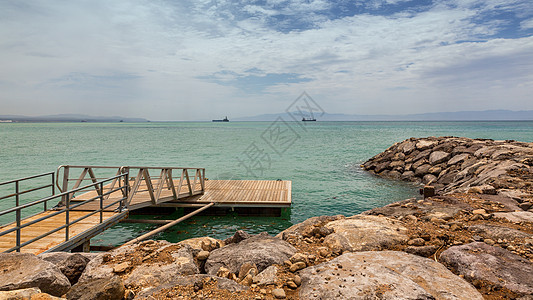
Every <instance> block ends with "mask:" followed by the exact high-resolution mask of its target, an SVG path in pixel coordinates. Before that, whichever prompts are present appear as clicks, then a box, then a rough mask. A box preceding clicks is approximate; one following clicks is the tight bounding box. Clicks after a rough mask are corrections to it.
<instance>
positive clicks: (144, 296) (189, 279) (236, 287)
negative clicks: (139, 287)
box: [135, 274, 249, 300]
mask: <svg viewBox="0 0 533 300" xmlns="http://www.w3.org/2000/svg"><path fill="white" fill-rule="evenodd" d="M204 281H212V282H215V283H216V288H218V289H223V290H227V291H229V292H239V291H245V290H248V289H249V287H247V286H244V285H241V284H238V283H236V282H235V281H233V280H230V279H227V278H219V277H215V276H211V275H205V274H198V275H189V276H175V277H174V278H173V279H172V280H171V281H169V282H168V283H165V284H163V285H160V286H157V287H152V288H149V289H145V290H143V291H141V292H140V293H139V295H137V297H135V299H136V300H137V299H139V300H152V299H155V297H154V295H155V294H157V293H159V292H161V291H162V290H169V289H172V288H173V287H176V286H194V285H195V284H202V283H203V282H204ZM189 298H192V297H188V298H185V299H189ZM178 299H179V298H178Z"/></svg>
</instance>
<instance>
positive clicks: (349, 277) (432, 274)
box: [299, 251, 483, 300]
mask: <svg viewBox="0 0 533 300" xmlns="http://www.w3.org/2000/svg"><path fill="white" fill-rule="evenodd" d="M300 277H301V278H302V285H301V287H300V293H299V296H300V299H465V300H466V299H468V300H474V299H479V300H481V299H483V297H482V296H481V294H479V292H478V291H477V290H476V289H475V288H474V287H473V286H471V285H470V284H469V283H468V282H466V281H465V280H463V279H461V278H460V277H459V276H456V275H454V274H453V273H452V272H450V271H449V270H448V269H446V267H444V266H443V265H442V264H439V263H437V262H435V261H433V260H431V259H428V258H424V257H420V256H416V255H412V254H407V253H404V252H398V251H370V252H355V253H345V254H343V255H341V256H339V257H337V258H335V259H333V260H331V261H328V262H325V263H322V264H319V265H316V266H313V267H309V268H306V269H304V270H303V271H301V272H300Z"/></svg>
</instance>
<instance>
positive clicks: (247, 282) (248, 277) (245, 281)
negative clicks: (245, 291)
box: [240, 274, 253, 286]
mask: <svg viewBox="0 0 533 300" xmlns="http://www.w3.org/2000/svg"><path fill="white" fill-rule="evenodd" d="M252 283H253V276H252V274H248V275H246V276H245V277H244V278H243V279H242V280H241V281H240V284H242V285H245V286H251V285H252Z"/></svg>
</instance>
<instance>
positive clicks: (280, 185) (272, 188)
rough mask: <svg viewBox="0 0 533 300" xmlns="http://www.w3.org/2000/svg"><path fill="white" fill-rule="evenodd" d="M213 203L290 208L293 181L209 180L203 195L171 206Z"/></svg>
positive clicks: (174, 202)
mask: <svg viewBox="0 0 533 300" xmlns="http://www.w3.org/2000/svg"><path fill="white" fill-rule="evenodd" d="M211 202H214V203H216V206H219V207H224V206H230V207H290V206H291V202H292V198H291V181H277V180H207V181H206V182H205V193H204V194H203V195H201V196H197V197H190V198H185V199H183V200H180V201H172V202H171V203H169V204H171V205H175V204H178V205H176V206H186V205H187V204H205V203H211ZM179 204H183V205H179ZM161 206H166V205H161Z"/></svg>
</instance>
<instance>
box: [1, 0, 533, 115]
mask: <svg viewBox="0 0 533 300" xmlns="http://www.w3.org/2000/svg"><path fill="white" fill-rule="evenodd" d="M398 2H399V1H384V2H380V3H381V4H380V5H386V4H387V3H388V4H398ZM34 3H37V4H32V5H31V6H28V5H26V6H20V5H19V6H14V5H12V4H9V5H8V6H6V4H2V5H0V20H1V21H0V36H2V39H1V40H0V63H1V65H2V69H1V70H0V82H2V87H3V93H2V96H0V108H1V111H7V110H9V113H23V112H25V111H26V110H27V108H28V107H36V108H38V109H36V110H35V111H33V112H31V113H28V114H42V113H57V112H58V111H57V110H60V109H61V108H64V110H67V109H68V110H69V111H62V112H78V111H84V112H91V113H94V114H101V110H100V109H99V108H98V107H97V106H95V105H94V102H96V103H101V104H104V103H105V105H106V108H108V110H109V115H112V114H117V112H119V111H120V112H128V113H129V114H131V115H134V116H141V117H142V116H144V117H148V118H151V119H163V120H172V119H210V118H213V117H217V114H220V111H222V110H224V109H228V110H230V111H232V112H235V113H236V114H239V115H253V114H256V113H263V112H278V111H281V110H283V109H284V108H285V107H284V105H285V104H283V103H282V102H280V101H282V100H285V101H287V104H288V103H290V101H291V100H292V99H293V98H294V97H296V96H297V95H298V94H299V93H300V92H301V91H302V90H307V91H308V92H309V94H311V95H312V96H313V97H314V98H315V99H316V100H317V101H322V102H321V105H322V106H324V108H325V109H326V110H328V112H341V111H342V112H346V113H349V112H353V113H400V112H401V113H409V112H412V110H413V109H414V108H413V107H416V109H417V110H419V111H418V112H424V111H434V110H439V109H441V108H443V107H444V108H447V109H446V110H461V108H463V107H465V106H469V105H471V106H476V107H477V106H479V105H480V102H479V100H478V99H479V98H483V100H484V101H483V102H482V103H481V104H483V105H486V107H487V108H488V107H490V108H505V107H507V106H509V107H511V106H513V107H517V108H520V107H522V108H523V109H533V104H530V103H529V102H526V100H527V98H526V95H527V93H525V92H524V91H525V90H527V89H531V82H533V80H532V78H531V75H529V74H533V66H532V65H531V64H529V63H525V61H533V59H529V60H528V58H531V54H530V53H533V52H532V49H533V47H532V43H533V41H532V38H531V37H523V38H514V39H501V38H499V39H494V38H490V36H491V35H494V34H495V33H497V32H498V31H499V30H500V28H501V26H503V25H502V23H501V21H498V20H488V19H487V20H485V19H483V20H482V21H480V20H479V18H478V17H479V16H480V13H481V12H483V13H484V12H486V11H491V10H494V9H496V7H499V8H498V9H505V10H512V8H513V7H514V8H516V7H519V8H522V7H523V5H524V2H523V1H504V0H493V1H482V2H481V1H477V0H474V1H453V3H452V2H451V1H450V2H447V3H448V4H453V5H435V6H433V7H431V8H429V9H426V10H424V11H420V12H416V11H415V10H409V11H404V12H399V13H396V14H392V15H371V14H359V15H354V16H348V17H342V18H336V19H335V18H331V16H328V15H327V14H322V12H323V11H325V10H328V9H329V8H330V6H331V3H329V2H325V1H310V2H309V1H299V0H295V1H267V5H266V6H262V7H261V6H258V5H257V4H255V2H254V1H248V2H247V3H242V4H236V3H235V2H232V1H217V2H216V5H214V4H213V3H215V2H211V1H204V2H200V1H193V2H187V1H179V2H176V3H172V4H168V3H155V2H148V1H141V0H138V1H112V2H108V1H100V2H99V1H92V2H91V3H87V4H86V5H83V4H79V3H73V2H67V3H61V4H59V3H53V2H52V3H51V2H34ZM302 3H303V4H302ZM304 4H305V5H304ZM515 10H516V9H515ZM2 12H3V13H2ZM280 16H294V18H293V19H289V20H286V22H289V23H286V24H284V26H289V25H290V26H296V25H297V24H300V23H301V24H303V25H301V26H302V28H301V29H300V30H280V27H279V26H280V24H275V22H274V20H277V19H273V18H277V17H280ZM328 18H329V19H328ZM273 22H274V23H273ZM290 22H295V23H294V24H296V25H294V24H291V23H290ZM530 23H531V19H530V20H529V21H523V22H522V23H521V27H522V28H523V29H527V28H531V27H533V26H532V25H531V24H530ZM290 26H289V27H284V28H290ZM528 26H529V27H528ZM480 37H483V39H481V38H480ZM251 69H253V70H255V71H254V72H256V73H257V72H259V73H258V74H299V75H300V76H301V78H309V79H312V80H313V81H311V82H300V83H286V84H279V85H274V86H271V87H269V88H266V89H265V90H264V91H265V93H263V94H260V95H258V94H248V93H247V92H246V91H243V90H241V89H239V88H238V85H236V86H228V85H218V84H216V83H213V82H210V81H208V80H205V79H202V78H208V77H209V76H213V75H214V74H216V75H217V76H218V78H219V80H221V81H225V82H227V83H231V82H235V81H236V80H239V78H246V76H248V75H250V74H251V73H250V72H249V70H251ZM252 73H253V72H252ZM72 74H77V75H76V76H78V77H76V76H74V77H75V78H74V79H76V78H77V79H76V80H78V81H76V83H75V84H73V83H72V82H71V84H65V82H64V81H65V78H67V79H69V80H74V79H73V78H71V77H69V76H73V75H72ZM80 74H82V75H80ZM117 76H118V77H117ZM117 78H120V79H119V80H117ZM265 78H266V76H265ZM58 79H63V81H61V80H59V81H58ZM54 80H55V81H54ZM106 80H108V81H110V82H105V81H106ZM469 87H470V88H471V89H470V90H469ZM489 90H490V91H491V92H490V93H488V92H487V91H489ZM502 97H510V98H512V99H513V100H512V101H506V102H502V101H501V99H502ZM124 101H128V102H129V105H128V106H127V107H126V108H124ZM273 101H274V102H275V103H276V104H275V105H272V104H270V105H269V103H272V102H273ZM17 103H18V104H17ZM443 103H445V104H443ZM28 104H31V106H30V105H28ZM498 105H499V107H497V106H498ZM480 108H481V109H484V107H480ZM46 110H49V111H46ZM258 110H259V111H258ZM384 110H386V111H384ZM218 117H219V116H218Z"/></svg>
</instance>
